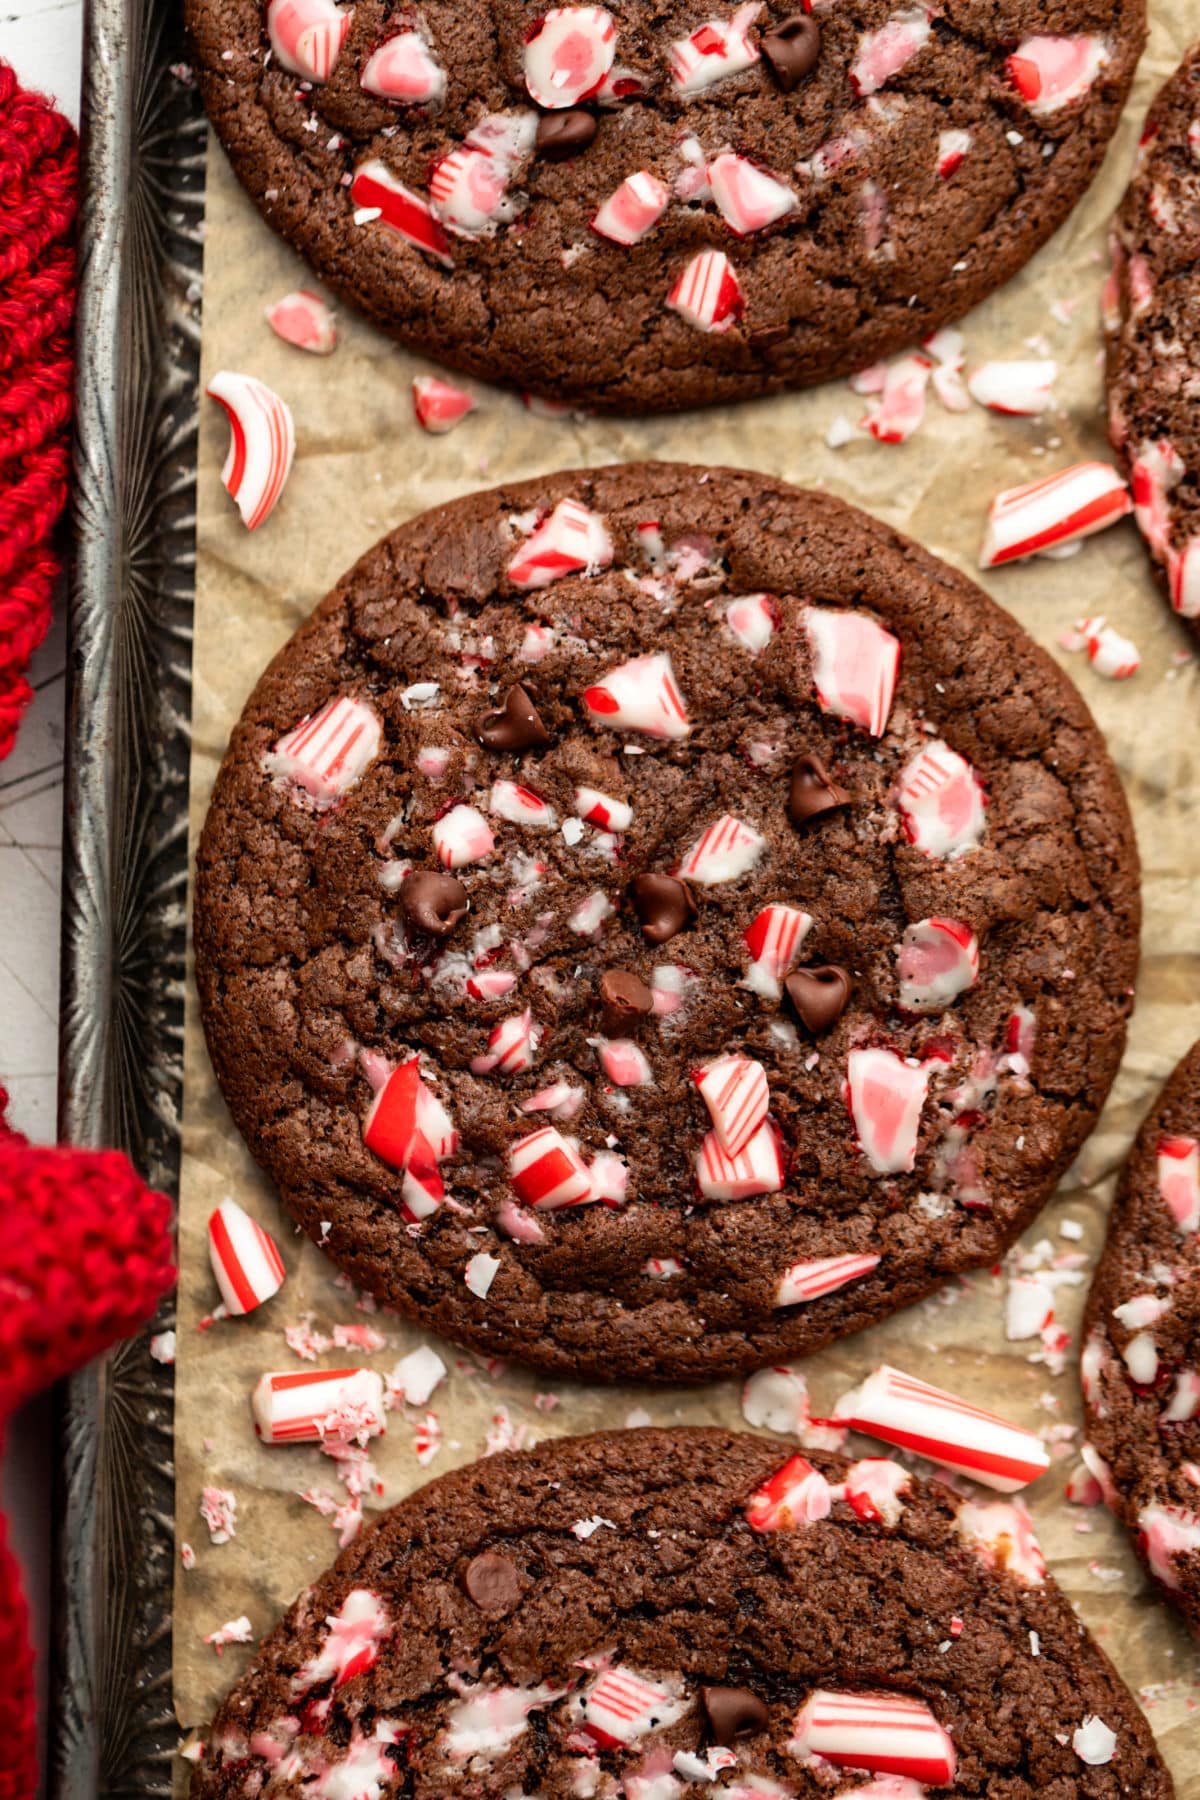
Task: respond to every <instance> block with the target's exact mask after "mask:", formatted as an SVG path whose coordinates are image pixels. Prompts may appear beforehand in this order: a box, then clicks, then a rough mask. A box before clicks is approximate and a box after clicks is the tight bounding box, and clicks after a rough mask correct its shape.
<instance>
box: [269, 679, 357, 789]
mask: <svg viewBox="0 0 1200 1800" xmlns="http://www.w3.org/2000/svg"><path fill="white" fill-rule="evenodd" d="M382 740H383V733H382V730H381V727H380V724H379V720H378V719H377V718H376V716H375V714H374V712H373V711H372V710H371V708H370V707H369V706H368V705H367V704H366V702H365V701H363V700H352V699H351V698H350V696H349V695H348V694H339V695H337V697H336V698H335V699H333V700H327V701H326V702H325V705H324V706H323V707H321V709H320V711H319V712H315V713H310V714H309V716H308V718H307V719H301V721H300V723H299V724H298V725H294V726H293V727H292V729H291V731H285V732H284V734H283V736H282V737H281V738H280V739H279V740H278V741H277V742H276V743H274V744H272V746H271V748H270V749H269V750H268V751H267V753H266V755H265V756H264V757H263V767H264V768H265V769H266V771H267V773H268V774H269V775H281V776H283V778H284V779H285V780H286V781H291V782H294V783H295V785H296V786H297V787H299V788H302V789H303V790H304V792H305V793H306V794H309V795H310V796H311V797H312V799H313V800H314V801H315V802H316V804H317V805H318V806H319V807H321V808H324V807H327V806H332V805H333V804H334V803H335V801H338V800H340V799H341V797H342V795H343V794H344V793H346V792H347V791H348V790H349V789H350V788H352V787H353V786H354V784H355V782H356V781H359V780H361V778H362V776H363V774H364V773H365V771H366V770H367V769H368V768H369V767H370V765H371V764H372V763H373V762H374V760H375V758H376V757H377V756H378V754H379V746H380V744H381V742H382Z"/></svg>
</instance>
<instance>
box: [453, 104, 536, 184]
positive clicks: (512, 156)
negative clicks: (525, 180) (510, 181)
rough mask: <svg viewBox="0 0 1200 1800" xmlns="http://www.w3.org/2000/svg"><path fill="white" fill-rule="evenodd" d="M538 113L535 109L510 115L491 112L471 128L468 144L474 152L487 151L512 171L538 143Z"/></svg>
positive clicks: (514, 111) (526, 107)
mask: <svg viewBox="0 0 1200 1800" xmlns="http://www.w3.org/2000/svg"><path fill="white" fill-rule="evenodd" d="M537 130H538V114H537V113H536V112H535V111H534V109H533V107H532V106H520V107H516V108H514V109H511V110H510V111H508V112H498V113H488V114H487V115H486V116H485V117H484V118H482V119H480V120H479V121H478V122H477V123H476V124H474V125H472V127H471V129H470V131H468V133H467V135H466V140H465V141H466V142H467V143H468V144H470V145H471V147H472V149H474V150H486V151H487V153H488V155H489V156H494V157H495V158H496V160H497V162H500V163H503V164H504V165H505V167H506V168H509V169H511V168H512V167H513V166H514V164H516V163H519V162H522V161H523V160H524V158H525V157H527V156H528V155H529V153H530V152H531V150H532V149H533V147H534V144H535V142H536V141H537Z"/></svg>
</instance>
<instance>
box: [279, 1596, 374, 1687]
mask: <svg viewBox="0 0 1200 1800" xmlns="http://www.w3.org/2000/svg"><path fill="white" fill-rule="evenodd" d="M325 1627H326V1630H325V1636H324V1638H323V1639H322V1642H321V1647H320V1649H319V1650H317V1651H316V1653H315V1654H314V1655H313V1656H310V1657H309V1659H308V1661H307V1662H305V1663H303V1664H302V1665H301V1667H300V1668H299V1669H298V1670H297V1672H296V1674H295V1675H294V1676H293V1678H292V1692H293V1693H294V1694H296V1695H302V1694H307V1693H308V1692H309V1691H310V1689H312V1688H315V1687H320V1686H322V1685H323V1683H325V1682H327V1681H332V1682H333V1684H334V1686H335V1687H336V1688H340V1687H345V1685H346V1683H347V1682H348V1681H353V1679H354V1677H355V1676H356V1675H365V1674H366V1672H367V1670H368V1669H370V1668H373V1667H374V1665H375V1663H376V1661H377V1660H378V1657H379V1646H380V1644H381V1643H383V1641H384V1639H385V1638H388V1637H390V1636H391V1633H392V1622H391V1619H390V1617H389V1614H388V1609H387V1607H386V1606H385V1605H384V1603H383V1601H382V1600H381V1599H380V1598H379V1596H378V1595H377V1594H373V1593H372V1592H371V1590H370V1588H351V1590H350V1592H349V1593H348V1594H347V1595H346V1598H345V1599H344V1600H343V1601H342V1604H341V1606H340V1607H339V1608H338V1610H337V1612H336V1613H330V1614H327V1616H326V1619H325Z"/></svg>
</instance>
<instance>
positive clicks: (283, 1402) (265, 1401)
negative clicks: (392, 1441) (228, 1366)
mask: <svg viewBox="0 0 1200 1800" xmlns="http://www.w3.org/2000/svg"><path fill="white" fill-rule="evenodd" d="M250 1408H251V1411H252V1412H253V1414H254V1429H255V1431H256V1432H257V1433H258V1436H259V1437H260V1438H262V1440H263V1442H264V1443H267V1444H319V1443H321V1442H322V1440H323V1439H325V1438H330V1439H335V1440H342V1441H348V1440H349V1439H351V1438H357V1437H363V1438H367V1437H378V1436H379V1434H380V1433H381V1432H383V1431H385V1430H386V1429H387V1419H386V1416H385V1413H384V1407H383V1378H382V1376H380V1375H377V1374H376V1373H375V1371H374V1370H373V1369H301V1370H298V1371H290V1370H289V1371H288V1372H286V1373H279V1374H268V1375H262V1376H260V1377H259V1380H258V1382H257V1383H256V1385H255V1388H254V1392H253V1394H252V1395H251V1397H250Z"/></svg>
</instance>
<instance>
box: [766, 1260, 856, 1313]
mask: <svg viewBox="0 0 1200 1800" xmlns="http://www.w3.org/2000/svg"><path fill="white" fill-rule="evenodd" d="M879 1262H880V1259H879V1257H878V1256H872V1255H870V1254H867V1253H865V1252H864V1254H863V1255H861V1256H855V1255H846V1256H818V1257H816V1258H814V1260H813V1261H812V1262H798V1263H793V1264H792V1266H791V1268H790V1269H785V1270H784V1272H783V1274H782V1275H781V1276H780V1277H779V1281H778V1283H777V1284H776V1288H775V1299H774V1301H773V1304H774V1305H775V1306H800V1305H804V1304H806V1303H807V1302H808V1301H809V1300H819V1299H820V1298H821V1296H822V1294H833V1293H836V1291H837V1289H838V1288H843V1287H845V1286H846V1285H847V1283H848V1282H851V1281H861V1279H862V1277H863V1276H864V1275H869V1274H870V1273H871V1271H872V1269H877V1268H878V1267H879Z"/></svg>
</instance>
